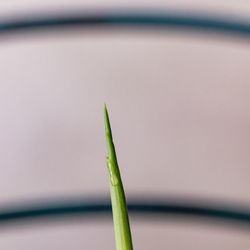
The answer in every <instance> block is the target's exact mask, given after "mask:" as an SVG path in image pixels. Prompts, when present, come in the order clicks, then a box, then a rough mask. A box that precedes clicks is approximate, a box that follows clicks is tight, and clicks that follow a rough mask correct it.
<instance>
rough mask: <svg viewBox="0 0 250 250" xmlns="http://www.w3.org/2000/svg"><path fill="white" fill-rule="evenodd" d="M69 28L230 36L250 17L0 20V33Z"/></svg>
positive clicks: (247, 31)
mask: <svg viewBox="0 0 250 250" xmlns="http://www.w3.org/2000/svg"><path fill="white" fill-rule="evenodd" d="M58 28H60V29H62V28H63V29H72V28H100V29H103V28H116V29H121V28H130V29H139V28H143V29H145V28H146V29H157V28H158V29H175V30H189V31H196V32H200V33H216V34H219V35H232V36H233V37H235V36H236V37H242V38H249V37H250V20H243V19H242V20H240V19H235V18H234V19H233V18H232V17H231V16H218V15H217V16H216V15H213V14H209V13H208V14H206V15H202V14H199V13H198V14H195V13H194V14H183V13H178V12H176V13H167V12H165V13H163V12H152V13H150V12H146V13H145V12H142V11H141V12H140V11H138V12H131V11H129V12H124V11H123V12H119V11H113V12H110V13H108V12H104V13H98V14H96V13H93V14H89V13H82V14H79V12H78V13H75V14H74V13H64V14H63V13H62V14H57V15H48V14H46V13H44V14H39V15H34V16H33V17H28V18H27V17H26V18H20V17H19V18H17V17H15V18H13V17H12V18H9V19H7V20H2V21H0V35H4V34H11V33H16V32H18V33H17V34H22V32H23V31H28V32H34V31H42V30H49V29H58Z"/></svg>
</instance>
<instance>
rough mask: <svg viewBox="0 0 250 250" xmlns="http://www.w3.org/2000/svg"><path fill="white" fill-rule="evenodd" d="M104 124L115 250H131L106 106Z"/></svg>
mask: <svg viewBox="0 0 250 250" xmlns="http://www.w3.org/2000/svg"><path fill="white" fill-rule="evenodd" d="M104 123H105V134H106V142H107V150H108V154H107V167H108V172H109V177H110V178H109V179H110V195H111V203H112V212H113V221H114V230H115V240H116V250H132V249H133V246H132V237H131V231H130V225H129V218H128V211H127V204H126V197H125V193H124V189H123V185H122V179H121V175H120V170H119V166H118V162H117V157H116V152H115V146H114V143H113V137H112V131H111V126H110V120H109V115H108V111H107V107H106V105H105V106H104Z"/></svg>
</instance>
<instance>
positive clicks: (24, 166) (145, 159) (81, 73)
mask: <svg viewBox="0 0 250 250" xmlns="http://www.w3.org/2000/svg"><path fill="white" fill-rule="evenodd" d="M12 2H15V1H12ZM28 2H29V1H26V2H25V3H24V4H26V6H28ZM189 2H190V5H189V6H187V7H188V8H191V7H193V8H194V9H199V8H200V7H203V9H216V6H217V5H216V3H210V4H207V5H206V4H205V3H204V6H201V3H200V4H197V3H195V2H191V1H189ZM242 2H243V1H242ZM234 3H236V1H231V2H230V3H229V4H228V5H227V7H225V10H230V11H233V10H234V11H235V13H238V14H242V13H246V9H247V8H248V11H249V8H250V7H249V6H248V5H247V4H242V5H240V3H238V2H237V3H238V4H237V5H236V4H234ZM56 4H57V5H58V4H59V1H57V3H56V2H54V3H53V4H52V3H51V6H53V5H54V6H56ZM96 4H98V3H96ZM139 4H141V3H139V2H138V5H139ZM178 4H181V2H180V1H178V2H177V3H176V7H180V6H178ZM18 5H19V3H17V5H16V6H15V4H14V3H13V5H12V6H7V5H6V6H4V4H3V7H2V9H1V11H2V13H3V15H5V14H7V13H11V12H12V11H13V12H17V11H18V10H19V8H20V11H21V10H22V11H25V8H24V7H23V6H21V7H20V6H18ZM66 5H69V3H67V2H66V1H65V2H64V3H62V5H61V8H63V7H65V6H66ZM76 5H77V4H76ZM76 5H75V6H76ZM80 5H83V4H80ZM86 5H88V4H87V3H86ZM110 5H111V2H110ZM118 5H119V4H118ZM150 5H152V3H151V4H148V6H150ZM36 6H37V7H38V6H39V5H36V3H35V2H34V3H31V4H30V5H29V7H27V8H30V9H32V8H35V7H36ZM49 6H50V4H49V3H48V4H46V2H45V3H44V6H43V7H42V8H44V9H46V8H48V7H49ZM71 6H74V4H73V3H72V5H71ZM93 6H94V4H93ZM145 6H147V5H145ZM156 6H157V5H156ZM169 6H171V7H173V6H174V5H173V4H171V3H169ZM184 7H185V6H184V5H183V6H181V8H184ZM11 8H12V9H11ZM42 8H41V9H42ZM220 8H221V9H222V4H221V3H219V5H218V7H217V9H216V10H218V11H219V10H220ZM249 64H250V44H248V43H247V42H243V41H239V40H236V39H234V40H228V39H222V38H218V37H212V36H201V35H199V36H197V35H195V36H188V35H187V34H176V33H173V32H166V33H161V34H157V33H155V32H151V33H146V32H140V33H138V32H125V33H122V32H116V33H110V32H109V33H97V32H90V33H84V34H82V35H81V34H79V33H74V32H73V33H71V32H67V33H66V34H63V33H62V34H60V35H49V34H47V35H38V34H36V35H35V36H31V35H30V36H28V37H26V38H24V37H15V36H14V37H13V36H12V37H7V38H5V39H3V40H2V41H0V66H1V74H0V83H1V84H0V87H1V90H0V107H1V108H0V120H1V123H0V138H1V140H0V156H1V157H0V166H1V175H0V190H1V195H0V201H1V203H3V204H4V203H5V202H10V201H18V200H20V201H21V200H24V199H32V198H45V197H55V196H56V197H58V196H59V197H63V196H65V195H66V196H70V195H76V194H83V195H84V194H85V195H91V194H99V193H102V194H107V193H108V182H107V181H108V179H107V172H106V166H105V141H104V129H103V113H102V112H103V102H104V101H106V102H107V104H108V107H109V110H110V116H111V122H112V125H113V133H114V139H115V143H116V145H117V153H118V157H119V162H120V166H121V168H122V169H121V171H122V175H123V179H124V184H125V187H126V191H127V194H128V195H132V194H136V193H138V194H141V195H142V196H143V195H147V194H152V195H154V194H158V195H160V194H162V195H165V196H167V195H170V196H182V197H183V196H184V197H189V196H192V197H197V198H200V197H202V198H207V199H209V198H211V199H216V200H229V201H235V202H241V203H244V204H249V201H250V200H249V191H250V184H249V174H250V170H249V163H250V156H249V148H250V135H249V134H250V126H249V125H250V124H249V123H250V119H249V113H250V98H249V97H250V87H249V83H250V82H249V81H250V80H249V78H250V77H249V76H250V75H249ZM86 223H87V224H86ZM132 226H133V232H134V239H135V249H145V250H146V249H155V248H156V247H157V248H159V249H167V248H169V247H171V249H229V250H230V249H241V250H244V249H249V247H250V239H249V232H247V231H244V230H240V231H234V230H233V229H230V228H229V229H226V228H224V227H216V226H214V225H210V226H203V224H200V223H199V224H195V225H193V224H189V223H187V222H186V223H184V222H183V223H182V222H177V223H175V222H174V221H166V223H165V224H164V223H159V221H158V222H155V223H153V222H152V221H150V222H148V223H146V222H145V223H142V222H137V221H133V222H132ZM91 241H93V242H91ZM0 248H1V249H8V250H9V249H10V250H15V249H19V250H20V249H34V250H36V249H44V248H46V249H60V250H64V249H114V242H113V229H112V224H111V222H110V223H106V222H105V221H101V222H98V221H94V222H91V221H87V222H85V223H83V222H82V223H81V222H77V223H65V224H64V223H56V224H49V225H47V224H42V225H37V226H34V227H27V226H20V227H18V228H16V229H14V230H13V229H12V231H11V230H7V229H6V230H3V231H2V232H1V235H0Z"/></svg>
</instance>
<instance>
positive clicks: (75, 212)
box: [0, 199, 250, 226]
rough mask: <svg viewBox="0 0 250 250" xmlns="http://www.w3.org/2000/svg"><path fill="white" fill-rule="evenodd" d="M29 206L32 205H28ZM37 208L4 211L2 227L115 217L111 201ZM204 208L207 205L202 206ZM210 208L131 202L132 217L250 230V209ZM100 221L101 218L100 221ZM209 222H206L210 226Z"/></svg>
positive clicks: (43, 204) (0, 220)
mask: <svg viewBox="0 0 250 250" xmlns="http://www.w3.org/2000/svg"><path fill="white" fill-rule="evenodd" d="M27 204H29V203H27ZM36 204H37V205H34V204H33V205H26V206H21V205H16V206H13V205H12V206H11V207H8V209H7V208H5V209H0V226H3V225H6V223H9V222H11V223H12V224H13V223H14V224H15V223H19V222H26V223H27V222H29V221H31V220H32V221H34V220H41V219H53V218H57V219H61V220H63V219H65V218H67V217H69V218H70V217H71V216H74V217H75V216H80V217H83V218H84V217H92V218H93V217H95V216H97V215H98V216H100V215H101V216H107V215H111V204H110V200H108V199H79V200H75V201H74V200H72V199H71V200H62V201H57V202H51V201H50V202H39V203H36ZM202 204H204V203H203V202H202ZM206 204H208V205H201V204H200V205H199V203H198V202H194V203H193V202H186V201H182V200H177V201H168V200H165V201H164V200H163V199H162V200H161V199H159V200H155V199H147V200H145V199H144V200H140V199H133V200H129V201H128V210H129V213H130V214H132V215H135V216H140V217H142V216H143V217H142V218H143V219H145V220H147V219H149V218H157V217H158V218H159V217H160V218H161V217H162V218H163V217H165V216H174V218H179V217H180V216H181V218H185V217H192V218H198V219H211V220H212V221H222V222H223V221H225V222H231V223H235V224H238V225H247V226H250V209H248V210H246V209H243V208H240V207H239V206H237V207H235V206H225V205H223V204H220V203H212V205H209V204H211V203H209V202H206ZM98 218H99V217H98ZM207 221H209V220H205V222H207Z"/></svg>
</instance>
